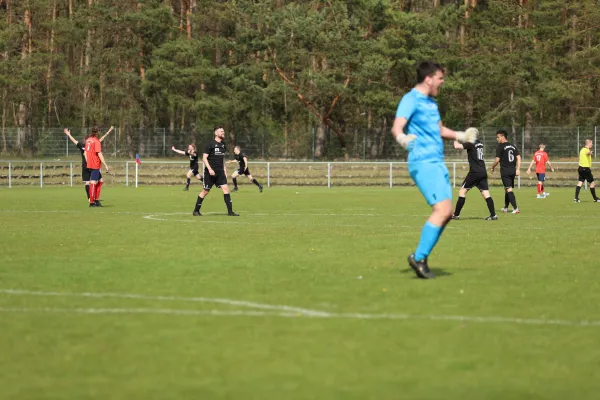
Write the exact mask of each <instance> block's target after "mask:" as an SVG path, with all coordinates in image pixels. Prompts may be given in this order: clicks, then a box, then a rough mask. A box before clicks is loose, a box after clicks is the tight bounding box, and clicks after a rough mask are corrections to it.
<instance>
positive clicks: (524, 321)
mask: <svg viewBox="0 0 600 400" xmlns="http://www.w3.org/2000/svg"><path fill="white" fill-rule="evenodd" d="M0 312H6V313H63V314H96V315H100V314H150V315H152V314H153V315H183V316H233V317H237V316H245V317H284V318H322V319H357V320H413V321H452V322H472V323H491V324H516V325H554V326H570V327H600V321H566V320H559V319H547V320H546V319H529V318H503V317H469V316H463V315H411V314H357V313H320V314H304V313H301V312H285V311H249V310H230V311H227V310H186V309H172V308H55V307H43V308H27V307H0Z"/></svg>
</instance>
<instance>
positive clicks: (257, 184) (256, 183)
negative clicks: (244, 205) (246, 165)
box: [252, 179, 260, 187]
mask: <svg viewBox="0 0 600 400" xmlns="http://www.w3.org/2000/svg"><path fill="white" fill-rule="evenodd" d="M252 183H254V184H255V185H256V186H258V187H260V183H258V181H257V180H256V179H252Z"/></svg>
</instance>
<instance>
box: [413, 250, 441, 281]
mask: <svg viewBox="0 0 600 400" xmlns="http://www.w3.org/2000/svg"><path fill="white" fill-rule="evenodd" d="M408 265H410V267H411V268H412V269H413V271H415V273H416V274H417V276H418V277H419V278H421V279H433V278H435V275H434V274H433V272H431V271H430V270H429V266H428V265H427V259H424V260H422V261H417V260H415V255H414V253H413V254H411V255H410V256H408Z"/></svg>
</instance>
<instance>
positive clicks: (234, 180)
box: [233, 178, 237, 189]
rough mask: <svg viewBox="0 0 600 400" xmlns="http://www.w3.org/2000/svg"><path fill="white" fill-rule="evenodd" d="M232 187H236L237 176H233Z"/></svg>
mask: <svg viewBox="0 0 600 400" xmlns="http://www.w3.org/2000/svg"><path fill="white" fill-rule="evenodd" d="M233 187H234V188H236V189H237V178H233Z"/></svg>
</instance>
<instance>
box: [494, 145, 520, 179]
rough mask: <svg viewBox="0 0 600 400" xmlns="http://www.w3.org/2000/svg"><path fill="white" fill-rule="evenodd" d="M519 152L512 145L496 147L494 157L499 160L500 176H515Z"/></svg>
mask: <svg viewBox="0 0 600 400" xmlns="http://www.w3.org/2000/svg"><path fill="white" fill-rule="evenodd" d="M518 155H520V154H519V150H517V148H516V147H515V146H513V145H512V144H510V143H508V142H506V143H500V144H499V145H498V147H496V157H498V158H499V159H500V175H515V174H516V172H517V156H518Z"/></svg>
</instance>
